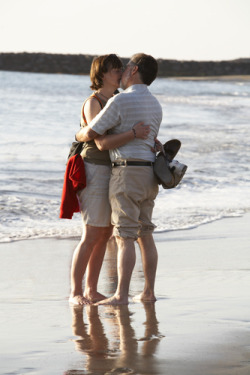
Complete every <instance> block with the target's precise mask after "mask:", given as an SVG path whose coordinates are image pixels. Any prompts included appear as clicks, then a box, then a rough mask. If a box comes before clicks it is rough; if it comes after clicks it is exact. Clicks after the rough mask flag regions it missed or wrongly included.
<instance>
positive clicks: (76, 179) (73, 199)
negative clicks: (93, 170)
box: [59, 154, 86, 219]
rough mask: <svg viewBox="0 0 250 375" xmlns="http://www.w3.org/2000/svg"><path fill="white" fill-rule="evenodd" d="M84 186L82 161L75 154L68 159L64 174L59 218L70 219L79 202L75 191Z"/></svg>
mask: <svg viewBox="0 0 250 375" xmlns="http://www.w3.org/2000/svg"><path fill="white" fill-rule="evenodd" d="M85 186H86V176H85V168H84V162H83V160H82V157H81V155H79V154H77V155H74V156H72V157H71V158H70V159H69V160H68V164H67V167H66V171H65V175H64V183H63V190H62V199H61V207H60V216H59V217H60V219H72V216H73V214H74V212H79V211H80V207H79V202H78V199H77V195H76V192H77V191H78V190H82V189H84V188H85Z"/></svg>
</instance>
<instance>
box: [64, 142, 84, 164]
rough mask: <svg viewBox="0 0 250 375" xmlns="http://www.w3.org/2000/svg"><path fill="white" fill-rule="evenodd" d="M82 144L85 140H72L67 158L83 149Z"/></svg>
mask: <svg viewBox="0 0 250 375" xmlns="http://www.w3.org/2000/svg"><path fill="white" fill-rule="evenodd" d="M84 146H85V142H77V141H76V142H73V143H72V145H71V147H70V150H69V155H68V160H69V159H70V158H71V156H74V155H76V154H80V153H81V152H82V150H83V149H84Z"/></svg>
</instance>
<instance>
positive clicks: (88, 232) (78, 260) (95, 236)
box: [70, 225, 104, 305]
mask: <svg viewBox="0 0 250 375" xmlns="http://www.w3.org/2000/svg"><path fill="white" fill-rule="evenodd" d="M102 229H103V228H100V227H93V226H90V225H86V226H85V232H84V234H83V236H82V238H81V241H80V242H79V244H78V245H77V247H76V249H75V251H74V254H73V259H72V265H71V294H70V302H71V303H74V304H77V305H83V304H86V303H89V301H88V300H87V299H86V298H84V297H83V290H82V281H83V276H84V274H85V271H86V268H87V265H88V262H89V259H90V257H91V254H92V251H93V249H94V247H95V245H96V242H99V239H100V237H101V236H100V230H102ZM103 256H104V255H103ZM99 272H100V271H99ZM98 276H99V275H98Z"/></svg>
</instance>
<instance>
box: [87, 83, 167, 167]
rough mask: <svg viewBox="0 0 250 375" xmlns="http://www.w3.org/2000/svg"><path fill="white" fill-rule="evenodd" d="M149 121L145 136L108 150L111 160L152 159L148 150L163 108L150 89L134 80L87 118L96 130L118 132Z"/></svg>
mask: <svg viewBox="0 0 250 375" xmlns="http://www.w3.org/2000/svg"><path fill="white" fill-rule="evenodd" d="M139 121H143V122H144V124H145V125H150V129H151V131H150V133H149V136H148V139H138V138H135V139H134V140H132V141H130V142H129V143H127V144H126V145H124V146H121V147H119V148H116V149H114V150H110V158H111V161H117V160H130V159H140V160H147V161H155V154H154V153H153V152H152V151H151V147H153V146H154V139H155V137H157V134H158V131H159V127H160V123H161V121H162V108H161V105H160V103H159V102H158V100H157V99H156V98H155V97H154V96H153V95H152V94H151V93H150V91H149V90H148V86H147V85H144V84H136V85H132V86H130V87H129V88H127V89H126V90H125V91H123V92H121V93H120V94H118V95H115V96H114V97H112V98H111V99H109V101H108V103H107V104H106V106H105V107H104V109H103V110H102V111H101V112H99V114H98V115H97V116H96V117H95V118H94V119H93V120H92V121H91V122H90V124H89V126H90V127H91V128H92V129H93V130H94V131H95V132H96V133H98V134H100V135H102V134H104V133H105V132H108V134H120V133H123V132H125V131H128V130H131V128H132V127H133V125H135V124H136V123H137V122H139Z"/></svg>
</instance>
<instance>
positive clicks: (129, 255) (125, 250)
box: [98, 237, 135, 305]
mask: <svg viewBox="0 0 250 375" xmlns="http://www.w3.org/2000/svg"><path fill="white" fill-rule="evenodd" d="M116 240H117V245H118V259H117V271H118V285H117V289H116V292H115V294H114V295H113V296H112V297H110V298H108V299H105V300H103V301H100V302H99V303H98V304H100V305H126V304H128V292H129V285H130V280H131V276H132V272H133V269H134V266H135V244H134V239H133V238H122V237H117V238H116Z"/></svg>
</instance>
